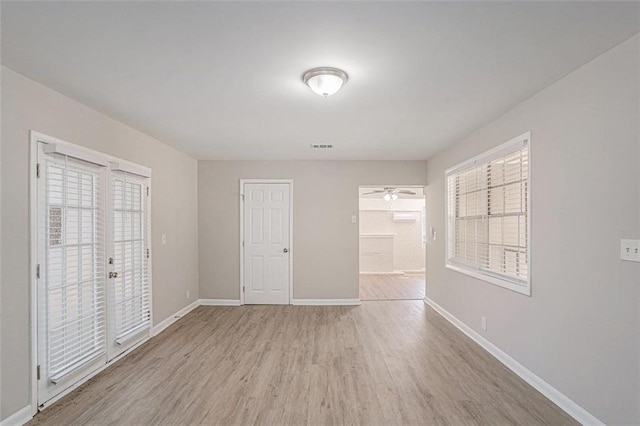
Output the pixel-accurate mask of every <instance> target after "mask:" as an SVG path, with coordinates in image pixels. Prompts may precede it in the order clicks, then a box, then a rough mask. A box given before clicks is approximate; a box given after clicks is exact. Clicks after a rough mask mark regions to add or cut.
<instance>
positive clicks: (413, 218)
mask: <svg viewBox="0 0 640 426" xmlns="http://www.w3.org/2000/svg"><path fill="white" fill-rule="evenodd" d="M419 214H420V213H419V212H393V221H394V222H417V221H418V215H419Z"/></svg>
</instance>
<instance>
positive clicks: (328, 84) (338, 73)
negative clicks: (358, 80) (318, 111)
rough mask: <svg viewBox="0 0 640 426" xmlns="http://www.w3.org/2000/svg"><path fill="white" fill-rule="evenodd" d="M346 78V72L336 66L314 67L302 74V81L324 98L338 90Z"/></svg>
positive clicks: (347, 77)
mask: <svg viewBox="0 0 640 426" xmlns="http://www.w3.org/2000/svg"><path fill="white" fill-rule="evenodd" d="M348 79H349V76H348V75H347V73H346V72H344V71H342V70H340V69H338V68H328V67H322V68H314V69H312V70H309V71H307V72H306V73H304V75H303V76H302V81H304V83H305V84H306V85H307V86H309V88H310V89H311V90H312V91H313V92H314V93H317V94H318V95H320V96H323V97H325V98H326V97H327V96H331V95H333V94H334V93H336V92H337V91H338V90H340V88H341V87H342V85H343V84H345V83H346V82H347V80H348Z"/></svg>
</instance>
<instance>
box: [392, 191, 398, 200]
mask: <svg viewBox="0 0 640 426" xmlns="http://www.w3.org/2000/svg"><path fill="white" fill-rule="evenodd" d="M391 199H392V200H394V201H395V200H397V199H398V194H396V193H395V192H394V193H393V194H391Z"/></svg>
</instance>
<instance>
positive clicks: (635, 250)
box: [620, 239, 640, 262]
mask: <svg viewBox="0 0 640 426" xmlns="http://www.w3.org/2000/svg"><path fill="white" fill-rule="evenodd" d="M620 259H622V260H628V261H630V262H640V240H628V239H622V240H620Z"/></svg>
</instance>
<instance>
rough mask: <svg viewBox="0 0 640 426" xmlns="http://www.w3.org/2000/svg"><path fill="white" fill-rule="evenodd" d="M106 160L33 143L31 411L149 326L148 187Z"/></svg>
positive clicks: (64, 146) (143, 179)
mask: <svg viewBox="0 0 640 426" xmlns="http://www.w3.org/2000/svg"><path fill="white" fill-rule="evenodd" d="M111 160H112V158H110V157H106V156H104V157H101V156H100V154H98V153H93V152H89V151H86V152H85V151H84V150H82V149H79V148H77V147H73V146H71V145H67V144H62V145H61V144H55V143H45V142H38V160H37V161H38V185H37V192H38V193H37V215H38V224H37V236H38V238H37V239H38V242H37V244H38V250H37V251H38V266H37V313H36V315H37V335H38V343H37V347H38V353H37V357H38V371H37V377H38V405H41V404H44V403H46V402H47V401H50V400H52V399H54V398H56V396H58V395H59V394H60V393H61V392H63V391H64V390H66V389H68V388H69V387H71V386H73V385H74V384H76V383H78V382H79V381H81V380H82V379H83V378H85V377H87V376H88V375H90V374H91V373H93V372H95V371H97V370H98V369H100V368H101V367H103V366H104V365H105V364H107V363H108V362H109V361H110V360H112V359H114V358H115V357H117V356H118V355H120V354H121V353H122V352H124V351H126V350H127V349H129V348H130V347H131V346H133V345H135V344H136V343H138V342H140V341H141V340H142V339H144V338H145V337H147V336H148V332H149V329H150V326H151V320H150V290H149V289H150V280H149V259H148V257H149V252H148V248H149V233H148V213H149V201H148V186H149V178H147V177H144V176H140V175H136V174H133V173H130V172H127V171H123V170H122V169H123V167H122V166H121V163H119V162H113V161H111ZM125 169H126V168H125ZM140 170H143V168H140Z"/></svg>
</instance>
